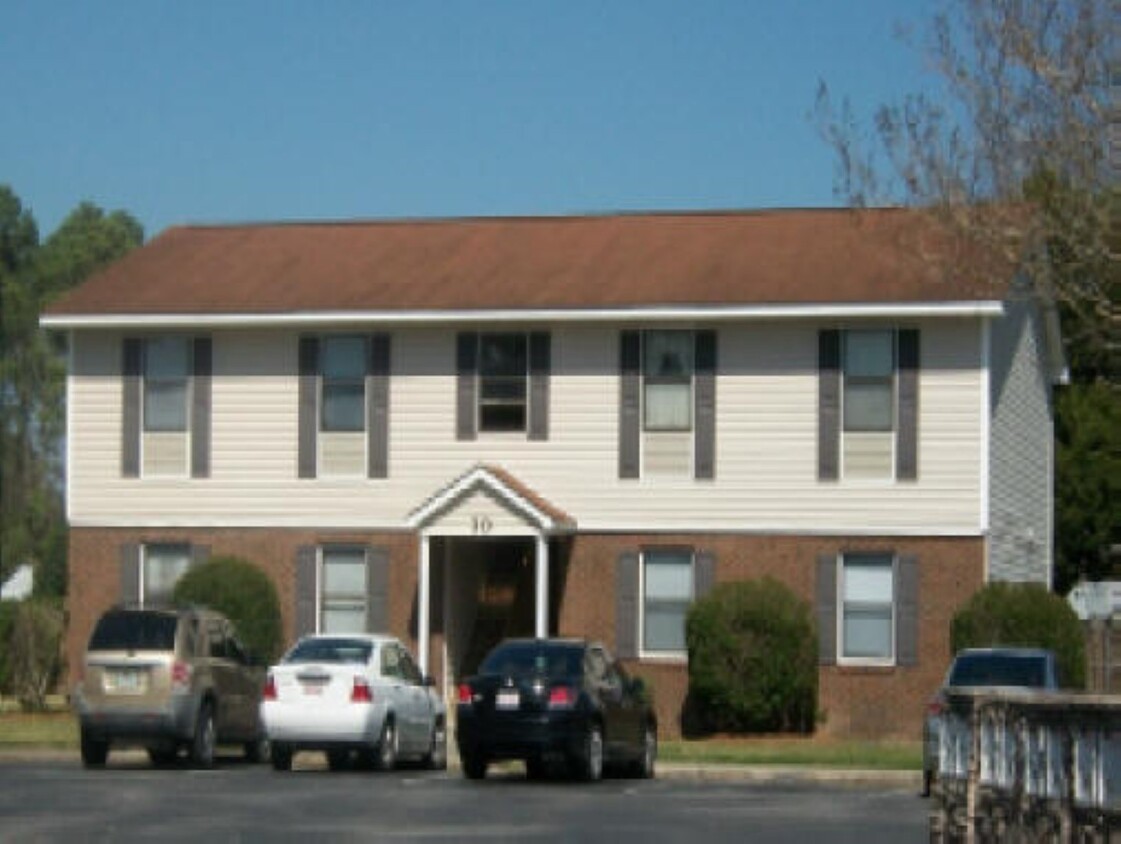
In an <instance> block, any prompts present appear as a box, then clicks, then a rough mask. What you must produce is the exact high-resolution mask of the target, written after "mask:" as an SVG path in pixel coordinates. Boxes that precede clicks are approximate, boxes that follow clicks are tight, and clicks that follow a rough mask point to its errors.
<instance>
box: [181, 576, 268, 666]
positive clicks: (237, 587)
mask: <svg viewBox="0 0 1121 844" xmlns="http://www.w3.org/2000/svg"><path fill="white" fill-rule="evenodd" d="M172 599H173V600H174V602H175V603H177V604H201V605H203V606H207V607H210V608H211V609H214V610H217V611H218V612H220V613H222V614H224V615H225V616H226V617H227V618H228V619H229V620H230V621H232V622H233V623H234V627H236V628H237V633H238V636H239V637H240V638H241V641H242V643H243V644H244V645H245V647H246V648H247V649H248V650H249V652H250V653H251V654H253V655H254V656H257V657H260V658H262V659H265V660H267V661H270V662H271V661H272V660H274V659H275V658H276V657H277V656H279V655H280V646H281V630H280V601H279V599H278V598H277V595H276V587H275V586H273V582H272V580H270V579H269V576H268V575H267V574H265V573H264V572H263V571H261V569H259V568H258V567H257V566H255V565H253V564H252V563H251V562H249V561H248V560H243V559H241V558H240V557H214V558H212V559H210V560H207V561H206V562H205V563H203V564H202V565H201V566H193V567H192V568H191V569H189V570H188V571H187V573H186V574H184V575H183V576H182V577H181V578H179V581H178V582H177V583H176V584H175V590H174V592H173V594H172Z"/></svg>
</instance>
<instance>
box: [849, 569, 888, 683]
mask: <svg viewBox="0 0 1121 844" xmlns="http://www.w3.org/2000/svg"><path fill="white" fill-rule="evenodd" d="M838 574H839V578H838V579H839V584H840V588H839V589H838V590H837V595H838V602H839V607H838V613H837V617H838V627H839V630H838V633H839V640H840V648H839V649H838V650H839V654H840V658H841V661H842V662H849V663H862V664H874V665H890V664H894V662H895V656H896V654H895V641H896V637H895V625H896V617H895V609H896V608H895V560H894V558H893V557H892V555H890V554H879V553H856V554H853V553H849V554H843V555H842V556H841V557H840V571H839V572H838Z"/></svg>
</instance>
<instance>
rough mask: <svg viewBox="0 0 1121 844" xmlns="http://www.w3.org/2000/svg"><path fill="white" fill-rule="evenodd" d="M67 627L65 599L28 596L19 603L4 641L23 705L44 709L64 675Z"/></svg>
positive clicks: (12, 679)
mask: <svg viewBox="0 0 1121 844" xmlns="http://www.w3.org/2000/svg"><path fill="white" fill-rule="evenodd" d="M65 629H66V622H65V615H64V613H63V609H62V605H61V601H59V600H57V599H49V598H28V599H27V600H24V601H20V602H19V603H17V604H16V605H15V613H14V615H13V617H12V619H11V626H10V628H9V629H8V631H7V638H6V639H5V641H4V647H5V650H6V651H7V652H8V654H9V657H8V659H9V660H10V662H9V670H10V672H11V685H12V690H13V691H14V692H15V694H16V696H17V697H18V698H19V702H20V705H21V706H22V707H23V708H24V709H27V710H31V711H35V712H41V711H43V710H45V709H46V708H47V695H49V694H50V693H51V692H52V691H53V690H54V688H55V686H56V685H57V683H58V678H59V677H60V676H61V675H62V669H63V660H62V635H63V632H64V631H65Z"/></svg>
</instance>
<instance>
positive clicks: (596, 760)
mask: <svg viewBox="0 0 1121 844" xmlns="http://www.w3.org/2000/svg"><path fill="white" fill-rule="evenodd" d="M573 761H574V763H575V764H574V765H573V767H574V768H575V770H576V774H577V776H578V777H579V778H580V779H582V780H583V781H584V782H597V781H599V780H600V779H602V778H603V731H602V730H601V729H600V726H599V724H592V725H591V726H589V727H588V734H587V735H586V736H585V737H584V747H583V750H582V751H581V753H580V755H579V756H578V757H577V758H576V759H574V760H573Z"/></svg>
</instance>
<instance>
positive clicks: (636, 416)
mask: <svg viewBox="0 0 1121 844" xmlns="http://www.w3.org/2000/svg"><path fill="white" fill-rule="evenodd" d="M641 358H642V335H641V334H640V333H639V332H638V331H623V332H621V333H620V335H619V477H620V478H637V477H638V476H639V452H640V448H639V437H640V434H641V430H642V419H641V416H642V395H641V394H642V360H641Z"/></svg>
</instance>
